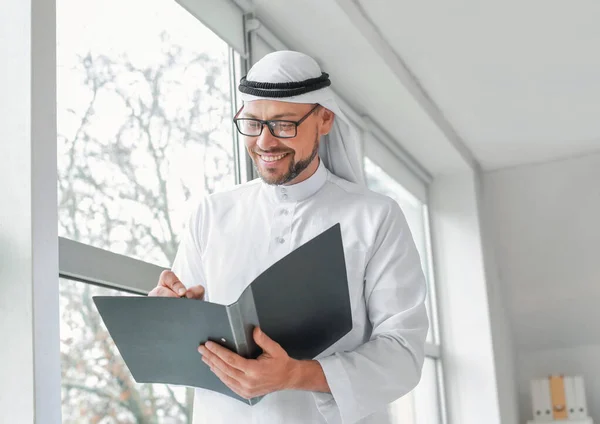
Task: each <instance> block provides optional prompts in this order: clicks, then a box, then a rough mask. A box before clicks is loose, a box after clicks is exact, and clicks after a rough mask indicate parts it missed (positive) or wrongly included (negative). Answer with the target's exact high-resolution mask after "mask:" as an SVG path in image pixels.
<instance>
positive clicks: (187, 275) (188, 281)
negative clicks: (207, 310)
mask: <svg viewBox="0 0 600 424" xmlns="http://www.w3.org/2000/svg"><path fill="white" fill-rule="evenodd" d="M201 220H202V203H201V204H199V205H198V206H196V207H195V208H193V210H192V212H191V213H190V216H189V219H188V221H187V224H186V226H185V229H184V231H183V235H182V237H181V241H180V243H179V247H178V249H177V254H176V255H175V260H174V261H173V266H172V267H171V270H172V271H173V272H174V273H175V275H177V277H179V280H181V282H182V283H183V284H184V285H185V286H186V287H188V288H189V287H192V286H197V285H201V286H203V287H204V289H205V290H206V292H205V293H206V295H205V299H206V300H207V299H208V290H207V287H206V277H205V273H204V267H203V266H202V247H201V243H200V228H201V225H200V223H201Z"/></svg>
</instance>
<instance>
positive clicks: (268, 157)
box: [261, 153, 287, 162]
mask: <svg viewBox="0 0 600 424" xmlns="http://www.w3.org/2000/svg"><path fill="white" fill-rule="evenodd" d="M285 155H287V153H284V154H283V155H279V156H261V159H262V160H264V161H265V162H275V161H276V160H279V159H281V158H283V157H284V156H285Z"/></svg>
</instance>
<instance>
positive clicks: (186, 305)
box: [93, 224, 352, 405]
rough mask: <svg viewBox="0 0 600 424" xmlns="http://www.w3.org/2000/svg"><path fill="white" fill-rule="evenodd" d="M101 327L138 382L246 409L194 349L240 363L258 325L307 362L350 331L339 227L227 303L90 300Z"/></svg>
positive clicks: (254, 352) (255, 351)
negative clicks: (195, 390) (211, 396)
mask: <svg viewBox="0 0 600 424" xmlns="http://www.w3.org/2000/svg"><path fill="white" fill-rule="evenodd" d="M93 300H94V302H95V304H96V307H97V308H98V311H99V312H100V315H101V316H102V319H103V321H104V323H105V324H106V327H107V329H108V331H109V333H110V335H111V337H112V338H113V340H114V342H115V344H116V345H117V348H118V349H119V352H120V354H121V356H122V357H123V359H124V361H125V363H126V365H127V367H128V368H129V370H130V371H131V374H132V375H133V377H134V379H135V380H136V381H137V382H138V383H166V384H174V385H183V386H191V387H199V388H204V389H208V390H213V391H216V392H219V393H222V394H225V395H227V396H230V397H232V398H235V399H237V400H240V401H242V402H245V403H247V404H250V405H254V404H256V403H257V402H259V401H260V399H261V398H260V397H259V398H253V399H250V400H246V399H243V398H242V397H240V396H238V395H237V394H235V393H234V392H233V391H232V390H230V389H229V388H228V387H227V386H225V385H224V384H223V383H222V382H221V380H219V378H218V377H217V376H216V375H215V374H213V373H212V372H211V371H210V369H209V368H208V366H207V365H206V364H204V362H203V361H202V358H201V355H200V354H199V353H198V351H197V348H198V345H199V344H201V343H205V342H206V341H208V340H211V341H214V342H216V343H219V344H221V345H222V346H225V347H227V348H229V349H230V350H232V351H234V352H236V353H238V354H239V355H241V356H244V357H246V358H256V357H258V356H259V355H260V353H261V350H260V348H259V347H258V346H257V345H256V344H255V342H254V339H253V337H252V332H253V329H254V327H255V326H260V328H261V330H262V331H264V333H265V334H267V335H268V336H269V337H271V338H272V339H273V340H275V341H276V342H278V343H279V344H280V345H281V346H282V347H283V348H284V349H285V350H286V352H287V353H288V354H289V355H290V356H291V357H292V358H295V359H313V358H315V357H316V356H318V355H319V354H320V353H322V352H323V351H325V350H326V349H327V348H329V347H330V346H331V345H333V344H334V343H335V342H337V341H338V340H339V339H341V338H342V337H343V336H344V335H346V334H347V333H348V332H349V331H350V330H351V329H352V314H351V306H350V296H349V291H348V279H347V274H346V263H345V258H344V249H343V244H342V237H341V230H340V224H336V225H334V226H333V227H331V228H330V229H328V230H326V231H325V232H323V233H321V234H320V235H318V236H316V237H315V238H313V239H312V240H310V241H308V242H307V243H305V244H304V245H302V246H300V247H299V248H297V249H296V250H294V251H293V252H291V253H290V254H288V255H287V256H285V257H284V258H282V259H281V260H279V261H278V262H276V263H275V264H273V265H272V266H271V267H269V268H268V269H267V270H266V271H264V272H263V273H262V274H260V275H259V276H258V277H257V278H256V279H255V280H254V281H252V282H251V283H250V284H249V285H248V287H247V288H246V289H245V290H244V291H243V293H242V294H241V295H240V297H239V299H238V300H237V301H236V302H235V303H233V304H231V305H221V304H216V303H211V302H208V301H199V300H195V299H186V298H167V297H130V296H95V297H94V298H93Z"/></svg>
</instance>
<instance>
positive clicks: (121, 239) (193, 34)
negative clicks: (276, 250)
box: [57, 0, 237, 266]
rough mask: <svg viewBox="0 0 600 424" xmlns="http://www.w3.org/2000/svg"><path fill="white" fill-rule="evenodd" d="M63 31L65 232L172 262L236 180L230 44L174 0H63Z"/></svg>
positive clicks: (98, 244) (60, 45) (62, 200)
mask: <svg viewBox="0 0 600 424" xmlns="http://www.w3.org/2000/svg"><path fill="white" fill-rule="evenodd" d="M133 22H135V31H134V30H133V27H132V25H131V24H132V23H133ZM57 41H58V47H57V56H58V58H57V62H58V93H57V99H58V112H57V113H58V151H59V153H58V168H59V236H62V237H66V238H69V239H72V240H75V241H79V242H83V243H86V244H89V245H92V246H95V247H100V248H102V249H106V250H110V251H113V252H115V253H120V254H124V255H128V256H131V257H135V258H138V259H141V260H144V261H147V262H152V263H155V264H157V265H162V266H169V265H170V264H171V262H172V260H173V257H174V255H175V252H176V249H177V246H178V244H179V243H178V235H179V234H181V230H182V228H183V225H184V222H185V218H186V217H187V214H188V210H189V208H188V207H187V204H188V202H189V201H190V200H193V199H192V198H198V197H201V196H203V195H204V194H206V193H210V192H213V191H215V190H219V189H222V188H225V187H228V186H232V185H233V184H235V169H234V167H235V162H234V138H233V134H232V125H231V119H232V96H231V86H232V85H231V76H230V68H231V67H232V65H233V64H232V63H230V62H231V55H230V49H229V47H228V46H227V44H226V43H225V42H224V41H222V40H221V39H219V38H218V37H217V36H216V35H215V34H213V33H212V32H210V31H209V30H208V29H207V28H205V27H204V26H203V25H202V24H201V23H200V22H198V21H197V20H196V19H195V18H194V17H192V16H191V15H190V14H188V12H186V11H185V10H184V9H183V8H181V7H180V6H179V5H178V4H177V3H175V2H174V1H172V0H151V1H147V0H126V1H121V0H107V1H103V2H97V1H92V0H83V1H81V0H59V1H58V5H57ZM236 56H237V55H236Z"/></svg>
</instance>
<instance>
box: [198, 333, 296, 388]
mask: <svg viewBox="0 0 600 424" xmlns="http://www.w3.org/2000/svg"><path fill="white" fill-rule="evenodd" d="M254 340H255V341H256V344H258V345H259V346H260V347H261V348H262V349H263V354H262V355H260V356H259V357H258V358H257V359H245V358H242V357H241V356H239V355H237V354H235V353H233V352H231V351H230V350H228V349H226V348H224V347H222V346H220V345H218V344H217V343H214V342H206V344H205V345H201V346H200V347H198V351H199V352H200V353H201V354H202V360H203V361H204V363H206V364H207V365H208V366H209V367H210V369H211V371H212V372H214V373H215V374H216V375H217V377H219V378H220V379H221V381H222V382H223V383H225V384H226V385H227V387H229V388H230V389H231V390H233V391H234V392H235V393H237V394H238V395H240V396H241V397H243V398H245V399H250V398H253V397H256V396H262V395H266V394H268V393H271V392H275V391H278V390H284V389H292V388H296V386H298V383H299V381H300V379H301V375H300V374H301V369H302V366H301V364H300V363H301V362H304V361H297V360H295V359H292V358H290V357H289V356H288V354H287V353H286V352H285V350H283V348H282V347H281V346H280V345H279V344H278V343H277V342H275V341H273V340H272V339H271V338H269V337H268V336H267V335H266V334H265V333H263V332H262V331H260V329H259V328H255V329H254Z"/></svg>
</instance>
